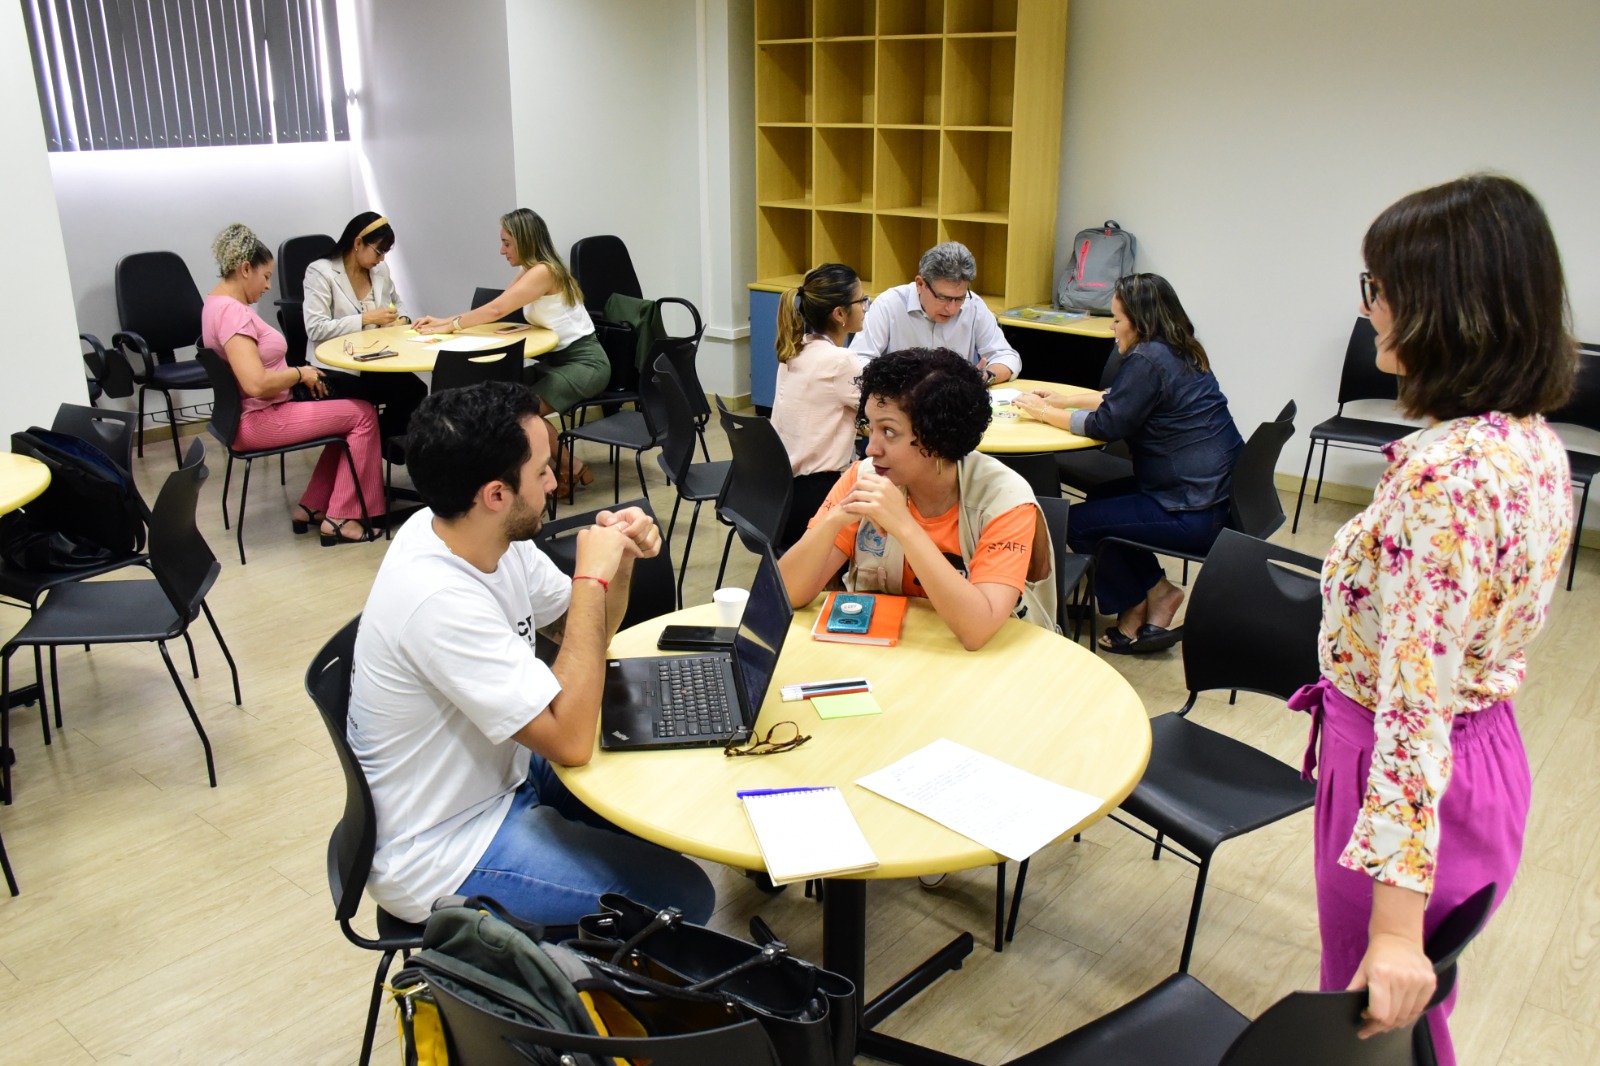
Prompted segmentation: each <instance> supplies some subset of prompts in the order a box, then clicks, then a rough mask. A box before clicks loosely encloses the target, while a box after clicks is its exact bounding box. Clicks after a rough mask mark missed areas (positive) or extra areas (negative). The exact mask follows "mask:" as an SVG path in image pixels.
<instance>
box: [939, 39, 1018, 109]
mask: <svg viewBox="0 0 1600 1066" xmlns="http://www.w3.org/2000/svg"><path fill="white" fill-rule="evenodd" d="M1016 77H1017V42H1016V39H1015V38H1012V37H961V38H955V39H953V40H950V41H948V42H946V44H945V70H944V125H946V126H999V127H1002V128H1006V129H1009V128H1010V126H1011V119H1012V109H1013V108H1012V105H1013V100H1014V91H1015V90H1014V86H1015V84H1016Z"/></svg>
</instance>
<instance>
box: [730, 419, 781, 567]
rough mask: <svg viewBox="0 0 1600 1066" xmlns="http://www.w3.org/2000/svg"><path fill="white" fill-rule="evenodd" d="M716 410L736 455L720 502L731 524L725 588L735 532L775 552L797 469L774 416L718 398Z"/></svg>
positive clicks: (753, 545)
mask: <svg viewBox="0 0 1600 1066" xmlns="http://www.w3.org/2000/svg"><path fill="white" fill-rule="evenodd" d="M717 411H718V417H719V418H720V419H721V420H722V429H723V432H724V433H726V434H727V435H728V450H729V452H730V453H731V454H732V455H733V459H732V460H731V465H730V466H729V467H728V477H727V480H726V481H724V482H723V486H722V495H721V497H719V498H718V500H717V517H718V518H719V519H721V520H722V521H724V522H726V523H728V539H727V541H725V542H724V543H723V545H722V563H721V564H720V565H719V566H718V567H717V587H718V588H721V587H722V575H723V573H724V572H726V570H727V568H728V551H729V549H731V548H732V547H733V538H734V536H735V535H736V534H737V535H738V537H739V540H740V541H741V542H742V543H743V544H744V546H745V547H746V548H748V549H749V550H750V551H752V552H756V553H760V551H761V550H762V548H763V547H767V548H772V549H774V550H776V548H777V544H778V537H779V536H780V535H781V534H782V533H783V529H784V526H785V525H786V524H787V523H788V521H789V505H790V503H791V502H792V497H793V496H794V472H793V468H791V467H790V465H789V453H788V452H787V451H786V450H785V449H784V447H783V439H782V438H781V437H779V436H778V431H777V430H776V429H774V428H773V426H772V421H771V420H770V419H766V418H762V417H761V416H760V415H736V414H734V413H733V412H731V411H729V410H728V408H727V405H726V404H724V403H723V402H722V397H720V396H718V397H717Z"/></svg>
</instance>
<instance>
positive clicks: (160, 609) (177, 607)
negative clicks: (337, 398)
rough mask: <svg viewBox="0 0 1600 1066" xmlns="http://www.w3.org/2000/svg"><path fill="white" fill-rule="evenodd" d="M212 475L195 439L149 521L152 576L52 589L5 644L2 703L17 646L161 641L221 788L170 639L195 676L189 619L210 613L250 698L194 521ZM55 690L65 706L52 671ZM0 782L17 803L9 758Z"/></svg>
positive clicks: (209, 771)
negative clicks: (209, 596) (213, 595)
mask: <svg viewBox="0 0 1600 1066" xmlns="http://www.w3.org/2000/svg"><path fill="white" fill-rule="evenodd" d="M205 476H206V468H205V445H204V444H203V443H202V442H201V441H195V442H194V444H193V445H191V446H190V448H189V457H188V458H187V459H186V460H185V461H184V464H183V466H181V467H179V468H178V469H177V470H175V471H173V472H172V473H171V474H169V475H167V480H166V483H165V484H164V485H162V487H161V494H160V495H159V496H157V497H156V506H155V510H154V511H153V512H152V515H151V522H150V555H149V566H150V570H151V571H152V574H153V579H152V580H140V581H74V582H69V583H66V584H62V585H57V586H56V587H55V588H53V589H52V590H51V592H50V595H49V596H48V597H46V598H45V600H44V602H43V603H42V604H41V605H39V606H38V607H37V608H36V609H35V610H34V612H33V616H32V617H31V618H30V619H29V620H28V622H27V624H25V625H24V626H23V627H22V628H21V629H20V630H19V631H18V632H17V635H16V636H14V637H12V638H11V639H10V640H9V641H7V642H6V645H5V647H4V649H0V706H4V705H5V704H6V702H7V697H8V696H9V694H10V691H11V656H12V655H13V654H14V653H15V652H16V650H17V649H18V648H24V647H45V648H51V649H55V648H58V647H61V646H63V645H68V644H144V643H154V644H155V645H156V647H157V648H159V649H160V651H161V660H162V662H164V663H166V666H167V673H168V674H169V675H171V677H172V683H173V684H174V685H175V686H177V689H178V695H179V697H180V698H182V700H183V706H184V709H185V710H187V711H188V712H189V720H190V721H191V722H193V723H194V728H195V732H196V733H198V734H199V735H200V744H201V746H202V747H204V748H205V753H206V776H207V777H208V778H209V779H210V781H211V787H212V788H215V787H217V770H216V765H215V763H213V761H212V758H211V741H210V740H209V739H207V737H206V731H205V727H204V726H202V725H201V724H200V717H199V716H198V715H197V714H196V713H195V710H194V704H193V703H191V702H190V701H189V693H188V691H187V690H185V689H184V687H183V681H182V679H181V678H179V677H178V671H177V669H176V668H175V667H174V666H173V665H172V656H171V655H169V654H168V653H167V641H169V640H173V639H176V638H178V637H182V638H183V639H184V641H185V643H186V644H188V648H189V667H190V669H191V670H192V671H193V672H194V676H196V677H199V676H200V668H199V665H198V663H197V662H196V661H195V657H194V644H193V643H192V642H190V641H189V625H190V623H191V622H193V621H194V620H195V619H196V618H197V617H199V616H200V614H202V613H204V614H205V616H206V622H207V623H208V624H209V625H210V626H211V632H212V633H213V634H215V636H216V638H217V646H218V647H220V648H221V649H222V655H223V658H225V659H227V661H228V669H229V670H230V671H231V672H232V674H233V702H234V703H235V705H238V704H241V703H242V702H243V698H242V697H241V696H240V693H239V669H238V667H237V666H235V665H234V662H233V655H232V654H231V653H229V651H228V645H227V643H226V642H225V641H223V639H222V631H221V630H220V629H218V628H217V620H216V619H215V618H213V617H212V615H211V608H210V607H208V606H207V605H206V593H208V592H209V591H211V586H212V585H213V584H214V583H215V582H216V580H217V575H218V574H220V573H221V572H222V567H221V566H219V565H218V564H217V557H216V556H215V555H213V554H212V553H211V548H210V547H209V546H208V545H207V544H206V542H205V538H204V537H202V536H201V535H200V530H199V529H198V528H197V527H196V526H195V507H196V504H197V502H198V500H199V497H200V482H201V480H202V479H203V478H204V477H205ZM50 695H51V698H52V699H53V700H54V702H55V704H56V707H57V709H58V710H59V708H60V706H61V690H60V685H59V683H58V681H57V678H56V677H55V676H54V674H52V675H51V678H50ZM10 746H11V727H10V719H9V718H7V717H6V716H4V715H0V748H9V747H10ZM0 781H3V784H0V792H3V793H4V797H5V802H6V803H10V802H11V768H10V766H9V765H5V766H4V767H3V769H0Z"/></svg>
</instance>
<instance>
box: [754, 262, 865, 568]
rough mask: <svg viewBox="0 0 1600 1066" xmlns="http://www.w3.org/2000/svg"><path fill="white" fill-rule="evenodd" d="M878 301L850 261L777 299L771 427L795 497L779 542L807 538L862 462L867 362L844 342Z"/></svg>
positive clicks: (826, 268) (814, 274) (818, 272)
mask: <svg viewBox="0 0 1600 1066" xmlns="http://www.w3.org/2000/svg"><path fill="white" fill-rule="evenodd" d="M869 303H871V301H870V300H869V299H868V298H867V297H866V296H864V295H863V294H862V292H861V279H860V278H858V277H856V272H855V271H854V270H851V269H850V268H849V267H847V266H845V265H844V264H843V263H823V264H822V265H821V266H819V267H817V268H816V269H815V270H813V271H811V273H809V274H807V275H806V277H805V281H804V282H802V283H801V284H800V286H799V287H797V288H793V289H790V290H789V291H788V292H786V293H784V294H783V296H782V297H781V298H780V299H779V301H778V386H777V389H776V391H775V392H774V394H773V398H772V426H773V428H774V429H776V430H777V431H778V436H779V438H780V439H782V441H783V446H784V449H785V450H786V451H788V453H789V466H790V467H791V469H792V470H793V472H794V497H793V500H792V501H791V503H790V505H789V525H788V528H787V529H785V530H784V531H783V534H782V535H781V537H780V540H779V543H778V545H777V547H778V548H779V549H780V550H782V549H784V548H787V547H789V545H791V544H793V543H794V542H795V541H797V540H799V539H800V538H801V537H802V536H804V535H805V531H806V522H807V521H808V520H809V519H810V518H811V516H812V515H814V514H816V513H817V508H819V507H821V506H822V501H823V500H825V499H827V496H828V492H829V490H831V489H832V488H833V486H834V483H835V482H837V481H838V480H839V475H840V474H842V473H843V472H844V471H845V469H846V468H848V467H849V466H850V463H851V462H852V461H853V460H854V459H855V457H856V452H855V443H856V410H857V408H858V407H859V406H860V403H861V384H860V379H861V360H860V359H859V358H858V357H857V356H856V354H855V353H854V352H852V351H850V350H849V349H847V348H846V347H845V344H846V342H848V341H849V339H850V334H852V333H856V332H859V331H860V329H861V324H862V322H863V320H864V319H865V318H866V314H867V305H868V304H869Z"/></svg>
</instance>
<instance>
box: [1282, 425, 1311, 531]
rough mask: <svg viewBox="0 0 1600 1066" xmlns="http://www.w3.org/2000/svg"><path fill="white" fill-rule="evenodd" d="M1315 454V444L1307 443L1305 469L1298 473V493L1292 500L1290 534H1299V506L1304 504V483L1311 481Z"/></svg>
mask: <svg viewBox="0 0 1600 1066" xmlns="http://www.w3.org/2000/svg"><path fill="white" fill-rule="evenodd" d="M1315 454H1317V442H1316V441H1309V442H1307V444H1306V468H1305V469H1304V470H1302V471H1301V472H1300V492H1299V493H1298V494H1297V495H1296V496H1295V498H1294V523H1293V524H1292V525H1290V526H1289V532H1290V533H1298V532H1300V505H1301V504H1303V503H1305V502H1306V482H1307V481H1310V480H1311V457H1312V456H1313V455H1315Z"/></svg>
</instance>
